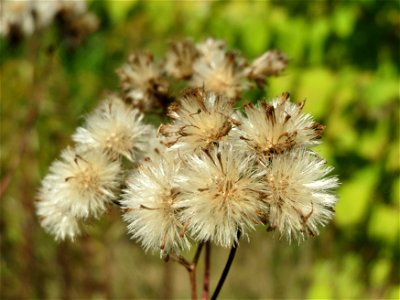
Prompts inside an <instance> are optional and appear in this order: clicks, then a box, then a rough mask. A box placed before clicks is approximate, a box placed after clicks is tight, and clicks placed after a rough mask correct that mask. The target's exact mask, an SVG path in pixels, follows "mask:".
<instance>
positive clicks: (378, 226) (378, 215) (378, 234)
mask: <svg viewBox="0 0 400 300" xmlns="http://www.w3.org/2000/svg"><path fill="white" fill-rule="evenodd" d="M399 213H400V212H399V210H398V209H396V208H395V207H389V206H387V205H384V204H377V205H375V206H374V208H373V210H372V215H371V219H370V221H369V224H368V234H369V235H370V236H371V237H373V238H377V239H381V240H383V241H386V242H388V243H392V244H394V243H395V242H396V240H397V238H398V236H399V231H400V228H399V227H400V226H399Z"/></svg>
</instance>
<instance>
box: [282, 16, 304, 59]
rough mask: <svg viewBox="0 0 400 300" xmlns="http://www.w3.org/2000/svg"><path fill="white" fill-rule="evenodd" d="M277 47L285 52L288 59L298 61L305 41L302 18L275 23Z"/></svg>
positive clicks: (301, 55) (302, 52)
mask: <svg viewBox="0 0 400 300" xmlns="http://www.w3.org/2000/svg"><path fill="white" fill-rule="evenodd" d="M277 25H278V27H277V31H278V32H277V39H278V40H277V47H278V49H280V50H282V51H284V52H285V53H287V55H288V57H289V59H290V60H291V61H294V62H297V63H298V62H299V61H300V60H301V59H302V57H303V54H304V51H305V44H306V42H307V38H308V35H307V25H306V22H305V21H304V20H303V19H300V18H298V19H292V20H291V21H290V22H287V21H286V20H285V19H283V22H281V23H279V24H277Z"/></svg>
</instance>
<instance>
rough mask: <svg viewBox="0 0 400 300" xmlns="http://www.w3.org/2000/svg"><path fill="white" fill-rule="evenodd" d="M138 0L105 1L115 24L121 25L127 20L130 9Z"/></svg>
mask: <svg viewBox="0 0 400 300" xmlns="http://www.w3.org/2000/svg"><path fill="white" fill-rule="evenodd" d="M137 2H138V1H137V0H123V1H105V2H104V4H105V5H106V7H107V11H108V13H109V16H110V19H111V20H112V21H113V22H114V23H116V24H117V23H121V22H123V21H124V20H125V19H126V16H127V15H128V13H129V11H130V9H131V8H132V7H134V5H135V4H136V3H137Z"/></svg>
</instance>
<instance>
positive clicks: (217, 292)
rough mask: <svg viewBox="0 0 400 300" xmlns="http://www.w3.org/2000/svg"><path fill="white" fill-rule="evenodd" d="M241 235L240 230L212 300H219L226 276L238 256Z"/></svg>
mask: <svg viewBox="0 0 400 300" xmlns="http://www.w3.org/2000/svg"><path fill="white" fill-rule="evenodd" d="M240 235H241V232H240V230H238V232H237V241H235V243H234V244H233V246H232V248H231V251H230V252H229V257H228V260H227V261H226V264H225V268H224V270H223V271H222V274H221V277H220V278H219V281H218V284H217V287H216V288H215V290H214V293H213V294H212V296H211V300H216V299H217V297H218V295H219V292H220V291H221V288H222V286H223V285H224V282H225V279H226V276H228V273H229V269H230V268H231V265H232V262H233V259H234V258H235V254H236V250H237V246H238V243H239V239H240Z"/></svg>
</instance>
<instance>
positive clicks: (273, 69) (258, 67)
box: [245, 50, 288, 84]
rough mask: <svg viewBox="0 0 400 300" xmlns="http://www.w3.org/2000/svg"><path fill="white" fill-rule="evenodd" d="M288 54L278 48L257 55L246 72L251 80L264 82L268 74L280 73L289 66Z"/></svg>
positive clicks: (275, 74)
mask: <svg viewBox="0 0 400 300" xmlns="http://www.w3.org/2000/svg"><path fill="white" fill-rule="evenodd" d="M287 63H288V59H287V57H286V55H285V54H284V53H282V52H280V51H277V50H271V51H267V52H265V53H264V54H262V55H261V56H260V57H257V58H256V59H255V60H254V61H253V62H252V64H251V65H250V66H249V67H248V68H246V71H245V73H246V74H247V76H248V77H249V79H251V80H256V81H257V82H258V83H259V84H263V83H264V82H265V79H266V78H267V77H268V76H277V75H279V74H280V73H281V72H282V71H283V70H284V69H285V68H286V66H287Z"/></svg>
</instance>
